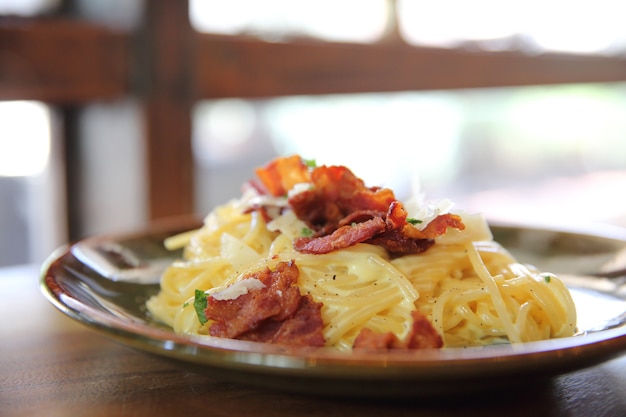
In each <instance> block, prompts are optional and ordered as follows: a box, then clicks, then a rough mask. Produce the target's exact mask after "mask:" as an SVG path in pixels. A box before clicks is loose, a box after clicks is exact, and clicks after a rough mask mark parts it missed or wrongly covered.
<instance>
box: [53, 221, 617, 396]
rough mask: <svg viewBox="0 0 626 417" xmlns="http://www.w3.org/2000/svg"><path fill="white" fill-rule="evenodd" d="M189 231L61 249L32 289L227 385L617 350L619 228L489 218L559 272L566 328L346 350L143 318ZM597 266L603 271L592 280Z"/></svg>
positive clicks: (575, 362)
mask: <svg viewBox="0 0 626 417" xmlns="http://www.w3.org/2000/svg"><path fill="white" fill-rule="evenodd" d="M193 226H195V224H194V225H193ZM191 227H192V225H190V224H185V225H179V226H172V227H165V228H155V229H151V230H149V231H147V232H144V233H139V234H134V235H125V236H103V237H97V238H92V239H86V240H83V241H81V242H78V243H76V244H74V245H72V246H69V247H64V248H61V249H59V251H57V252H56V253H54V254H53V255H51V257H50V258H49V259H48V261H47V262H46V264H45V265H44V267H43V269H42V274H41V287H42V290H43V292H44V294H45V296H46V297H47V299H48V300H49V301H51V302H52V304H53V305H54V306H56V307H57V308H58V309H59V310H61V311H62V312H63V313H65V314H66V315H68V316H69V317H71V318H72V319H74V320H77V321H79V322H81V323H83V324H86V325H88V326H90V327H92V328H93V329H95V330H96V331H99V332H101V333H104V334H105V335H107V336H109V337H111V338H113V339H115V340H117V341H119V342H121V343H123V344H126V345H129V346H132V347H134V348H137V349H139V350H143V351H146V352H150V353H154V354H158V355H161V356H164V357H167V358H169V359H171V360H174V361H176V362H177V363H179V364H180V365H181V366H184V367H188V368H189V369H192V370H194V371H196V372H206V373H207V374H209V375H211V376H213V377H215V378H220V379H223V380H225V381H229V382H236V383H244V384H248V385H254V386H258V387H264V388H272V389H279V390H288V391H296V392H301V393H314V394H323V395H334V396H367V397H400V396H420V397H421V396H435V395H441V394H444V395H447V394H451V393H466V394H467V393H472V392H476V391H479V390H485V389H497V388H503V387H511V386H514V385H518V384H528V383H533V384H534V383H537V382H545V381H548V380H549V379H550V378H551V377H554V376H556V375H559V374H563V373H566V372H571V371H575V370H579V369H583V368H585V367H588V366H592V365H595V364H598V363H601V362H603V361H607V360H609V359H611V358H613V357H616V356H618V355H620V354H623V353H624V352H626V278H624V277H620V274H611V273H610V271H611V270H614V268H615V267H616V265H618V264H619V263H620V262H621V265H624V264H625V263H626V259H625V258H626V249H625V248H626V233H624V231H623V230H621V229H620V230H617V231H613V230H612V231H611V232H598V231H595V232H593V233H584V232H573V231H566V230H550V229H546V228H537V227H534V228H533V227H525V226H512V225H503V224H492V230H493V233H494V238H495V239H496V240H497V241H498V242H500V243H501V244H502V245H504V246H505V247H506V248H507V249H509V250H510V251H511V252H512V253H513V255H514V256H516V257H517V258H518V260H520V261H522V262H525V263H532V264H534V265H536V266H538V267H539V268H540V269H542V270H545V271H550V272H554V273H557V274H558V275H560V276H561V277H562V278H563V279H564V281H565V282H566V283H567V285H568V286H569V287H570V289H571V291H572V294H573V296H574V299H575V302H576V307H577V310H578V315H579V322H578V327H579V332H578V334H577V335H576V336H573V337H568V338H562V339H555V340H549V341H541V342H532V343H523V344H518V345H499V346H489V347H476V348H448V349H441V350H433V351H430V350H426V351H418V352H388V353H386V352H380V353H372V352H358V353H352V354H345V353H338V352H334V351H330V350H329V349H319V348H318V349H309V348H304V349H303V348H285V347H280V346H274V345H267V344H260V343H252V342H243V341H237V340H226V339H220V338H210V337H204V338H200V337H188V336H181V335H176V334H174V333H173V332H172V330H171V329H169V328H167V327H165V326H162V325H160V324H158V323H156V322H154V321H153V320H151V318H150V316H149V315H148V314H147V312H146V309H145V306H144V303H145V301H146V300H147V299H148V297H150V296H151V295H153V294H155V293H156V292H157V291H158V284H154V283H146V282H149V281H152V282H154V280H155V279H157V280H158V276H159V274H160V272H161V271H162V270H163V268H164V267H165V266H166V265H168V264H169V263H170V262H171V261H172V260H174V259H175V258H177V257H180V253H178V252H174V253H172V252H168V251H167V250H165V249H164V248H163V245H162V242H163V239H164V238H165V237H167V236H169V235H172V234H176V233H179V232H181V231H184V230H188V229H189V228H191ZM600 272H608V275H609V276H610V277H599V276H597V273H600ZM612 275H617V276H612ZM120 278H123V280H120ZM128 280H131V281H134V282H128Z"/></svg>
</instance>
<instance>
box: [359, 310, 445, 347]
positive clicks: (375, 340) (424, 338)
mask: <svg viewBox="0 0 626 417" xmlns="http://www.w3.org/2000/svg"><path fill="white" fill-rule="evenodd" d="M412 316H413V327H412V328H411V331H410V332H409V334H407V336H406V338H405V339H404V340H400V339H398V337H397V336H396V335H394V334H393V333H391V332H386V333H375V332H374V331H372V330H371V329H369V328H363V329H362V330H361V332H360V333H359V335H358V336H357V337H356V339H355V340H354V344H353V349H366V350H391V349H439V348H441V347H443V339H442V338H441V336H440V335H439V333H437V330H435V328H434V327H433V325H432V324H431V323H430V321H428V319H427V318H426V316H424V315H423V314H422V313H420V312H418V311H414V312H413V313H412Z"/></svg>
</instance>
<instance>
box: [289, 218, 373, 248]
mask: <svg viewBox="0 0 626 417" xmlns="http://www.w3.org/2000/svg"><path fill="white" fill-rule="evenodd" d="M384 230H385V222H384V221H383V220H382V219H381V218H380V217H374V218H373V219H370V220H367V221H365V222H362V223H356V224H355V225H349V226H342V227H340V228H339V229H337V230H335V231H334V232H333V233H332V234H330V235H326V236H321V237H314V238H308V237H300V238H297V239H295V240H294V241H293V247H294V248H295V249H296V250H297V251H298V252H302V253H314V254H322V253H329V252H332V251H335V250H338V249H342V248H347V247H349V246H352V245H356V244H357V243H360V242H365V241H367V240H369V239H371V238H372V237H373V236H375V235H377V234H378V233H380V232H382V231H384Z"/></svg>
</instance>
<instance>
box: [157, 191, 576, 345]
mask: <svg viewBox="0 0 626 417" xmlns="http://www.w3.org/2000/svg"><path fill="white" fill-rule="evenodd" d="M257 197H258V193H252V194H244V195H243V196H242V197H241V198H240V199H237V200H234V201H231V202H229V203H227V204H225V205H223V206H220V207H218V208H216V209H215V210H214V211H213V212H211V213H210V214H209V215H208V216H207V218H206V219H205V223H204V225H203V227H201V228H200V229H198V230H195V231H191V232H188V233H185V234H183V235H179V236H174V237H172V238H170V239H168V240H167V241H166V242H165V244H166V246H168V247H169V248H181V247H184V257H183V259H181V260H178V261H176V262H174V263H173V264H172V265H171V266H170V267H169V268H168V269H167V270H166V271H165V272H164V274H163V276H162V279H161V290H160V292H159V293H158V294H157V295H156V296H154V297H152V298H151V299H150V300H148V302H147V308H148V310H149V311H150V313H151V314H152V315H153V316H154V317H155V318H156V319H158V320H160V321H162V322H163V323H165V324H167V325H169V326H171V327H172V328H173V329H174V330H175V331H176V332H178V333H182V334H193V335H204V334H207V329H208V326H210V323H207V324H201V322H200V321H199V320H198V316H197V311H196V309H195V308H194V301H195V295H196V291H197V290H200V291H202V292H206V293H207V294H209V295H211V294H216V293H217V292H219V291H222V290H224V289H225V288H228V287H229V286H230V285H232V284H235V283H237V282H242V281H243V280H244V279H245V278H246V277H248V276H249V275H250V273H252V272H254V271H259V270H261V269H263V268H266V267H267V268H269V269H271V270H273V269H274V268H276V266H277V265H278V263H279V262H285V261H289V260H293V261H294V263H295V265H297V267H298V270H299V272H300V274H299V279H298V287H299V289H300V292H301V293H302V294H310V295H311V297H312V299H313V300H314V301H315V302H317V303H322V307H321V316H322V320H323V323H324V326H323V335H324V340H325V345H326V346H329V347H334V348H337V349H339V350H342V351H350V350H351V349H352V346H353V344H354V341H355V338H356V337H357V336H358V334H359V332H360V331H361V330H362V329H363V328H368V329H371V330H373V331H374V332H377V333H384V332H391V333H393V334H394V335H396V336H397V337H398V338H399V339H402V338H404V337H406V335H407V334H408V333H409V332H410V331H411V326H412V322H413V318H412V313H413V312H414V311H416V310H417V311H419V312H421V313H422V314H424V315H425V316H426V317H427V318H428V320H429V321H430V322H431V323H432V325H433V327H434V328H435V329H436V330H437V332H438V333H439V334H440V335H441V336H442V338H443V342H444V346H446V347H454V346H476V345H486V344H494V343H520V342H528V341H534V340H542V339H548V338H555V337H564V336H570V335H572V334H574V331H575V326H576V311H575V308H574V304H573V301H572V298H571V296H570V294H569V292H568V290H567V288H566V287H565V285H564V284H563V283H562V282H561V281H560V280H559V279H558V278H557V277H556V276H554V275H552V274H548V273H541V272H539V271H537V270H536V269H534V268H533V267H531V266H528V265H523V264H520V263H519V262H518V261H517V260H516V259H514V258H513V257H512V256H511V255H510V254H509V253H508V252H507V251H506V250H505V249H504V248H502V247H501V246H500V245H499V244H498V243H496V242H494V241H493V239H492V237H491V234H490V231H489V229H488V226H487V225H486V223H485V221H484V220H483V219H482V217H480V216H477V215H467V214H461V215H460V217H461V218H462V219H463V222H464V224H465V229H464V230H456V229H449V230H448V231H447V233H445V234H444V235H442V236H439V237H437V238H435V239H434V241H435V244H433V245H432V247H430V248H428V250H425V251H423V252H420V253H415V254H408V255H404V256H395V257H394V256H390V254H389V253H388V252H387V251H386V250H385V248H383V247H381V246H379V245H376V244H371V243H364V242H361V243H356V244H354V245H350V246H349V247H345V248H341V249H339V250H334V251H330V252H328V253H322V254H311V253H303V252H301V251H298V250H296V249H295V248H294V245H293V242H294V239H297V238H298V237H300V236H301V235H302V231H303V230H307V227H308V225H307V224H306V223H305V222H304V221H302V220H300V219H299V218H298V217H297V216H296V215H295V214H294V212H293V211H292V210H289V208H288V207H286V208H285V206H284V201H283V202H282V203H280V204H281V205H282V208H281V210H280V211H279V214H277V215H274V216H270V218H269V219H268V216H267V215H266V213H264V212H263V211H262V210H248V209H246V208H249V207H250V206H251V201H252V200H253V199H254V198H257ZM268 220H269V221H268Z"/></svg>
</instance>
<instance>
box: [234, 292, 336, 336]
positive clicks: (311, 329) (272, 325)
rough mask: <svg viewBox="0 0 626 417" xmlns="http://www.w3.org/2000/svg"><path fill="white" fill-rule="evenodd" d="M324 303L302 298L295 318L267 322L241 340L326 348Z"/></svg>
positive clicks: (306, 297) (305, 296) (310, 298)
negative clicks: (322, 312) (323, 331)
mask: <svg viewBox="0 0 626 417" xmlns="http://www.w3.org/2000/svg"><path fill="white" fill-rule="evenodd" d="M321 309H322V303H316V302H315V301H313V298H312V297H311V296H310V295H309V294H307V295H304V296H302V298H301V299H300V304H299V305H298V309H297V310H296V312H295V314H294V315H293V317H291V318H288V319H286V320H285V321H281V322H277V321H274V320H266V321H264V322H262V323H261V324H260V325H259V326H258V327H257V328H256V329H253V330H250V331H249V332H246V333H244V334H242V335H241V336H240V337H239V339H241V340H249V341H255V342H263V343H276V344H282V345H291V346H324V342H325V341H324V334H323V333H322V329H323V328H324V322H323V321H322V315H321Z"/></svg>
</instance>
